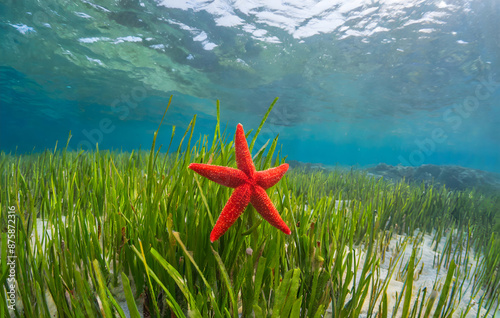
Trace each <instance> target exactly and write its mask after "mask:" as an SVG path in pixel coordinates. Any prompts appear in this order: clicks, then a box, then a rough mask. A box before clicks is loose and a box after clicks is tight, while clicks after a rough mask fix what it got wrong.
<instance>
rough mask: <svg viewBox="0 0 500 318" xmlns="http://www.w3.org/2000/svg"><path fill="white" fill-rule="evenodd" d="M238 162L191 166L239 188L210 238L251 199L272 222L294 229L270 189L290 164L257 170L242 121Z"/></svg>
mask: <svg viewBox="0 0 500 318" xmlns="http://www.w3.org/2000/svg"><path fill="white" fill-rule="evenodd" d="M234 139H235V144H234V147H235V152H236V165H237V166H238V169H234V168H230V167H222V166H215V165H208V164H203V163H192V164H190V165H189V169H191V170H193V171H195V172H196V173H198V174H200V175H202V176H204V177H205V178H207V179H210V180H212V181H214V182H217V183H218V184H221V185H223V186H226V187H230V188H235V189H234V191H233V194H231V197H230V198H229V200H228V201H227V203H226V205H225V206H224V208H223V209H222V212H221V214H220V216H219V218H218V219H217V222H216V223H215V226H214V228H213V230H212V233H210V241H211V242H212V243H213V242H215V241H217V240H218V239H219V238H220V237H221V236H222V235H223V234H224V233H225V232H226V231H227V230H228V229H229V228H230V227H231V225H233V224H234V222H236V220H237V219H238V218H239V217H240V215H241V214H242V213H243V211H244V210H245V208H246V207H247V205H248V203H252V205H253V206H254V208H255V209H256V210H257V212H259V214H260V215H261V216H262V217H263V218H264V220H266V221H267V222H269V223H270V224H271V225H272V226H274V227H276V228H277V229H279V230H281V231H283V233H285V234H287V235H290V233H291V231H290V229H289V228H288V226H287V225H286V224H285V222H284V221H283V219H282V218H281V216H280V215H279V213H278V210H276V208H275V207H274V205H273V203H272V202H271V199H270V198H269V196H268V195H267V193H266V189H267V188H270V187H272V186H273V185H275V184H276V183H278V181H280V179H281V178H282V177H283V175H284V174H285V173H286V171H287V170H288V164H287V163H285V164H282V165H280V166H278V167H275V168H271V169H267V170H264V171H256V170H255V166H254V164H253V160H252V156H251V155H250V151H249V150H248V144H247V140H246V138H245V132H244V131H243V126H242V125H241V124H238V126H237V127H236V135H235V138H234Z"/></svg>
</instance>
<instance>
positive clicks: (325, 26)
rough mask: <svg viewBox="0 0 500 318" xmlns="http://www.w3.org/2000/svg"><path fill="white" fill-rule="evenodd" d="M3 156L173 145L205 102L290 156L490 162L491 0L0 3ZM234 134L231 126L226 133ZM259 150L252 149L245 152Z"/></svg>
mask: <svg viewBox="0 0 500 318" xmlns="http://www.w3.org/2000/svg"><path fill="white" fill-rule="evenodd" d="M0 25H1V28H0V37H1V39H2V40H1V41H0V103H1V107H0V150H2V151H6V152H16V151H17V152H18V153H22V152H31V151H33V150H34V151H42V150H44V149H45V148H52V149H53V148H54V146H55V144H56V141H57V140H58V141H59V144H60V145H61V144H65V142H66V140H67V137H68V134H69V132H70V131H71V134H72V135H73V137H72V139H71V142H70V145H69V147H70V148H71V149H78V148H83V149H85V150H88V149H93V148H94V147H95V143H96V142H98V143H99V148H100V149H122V150H132V149H138V148H139V147H141V148H143V149H144V148H149V147H150V145H151V142H152V136H153V132H154V131H155V130H156V128H157V126H158V123H159V121H160V119H161V116H162V114H163V112H164V110H165V107H166V104H167V101H168V98H169V96H170V95H173V103H172V106H171V109H170V110H169V113H168V114H167V118H166V123H165V124H164V126H163V127H162V129H161V133H160V136H159V142H160V143H163V144H164V145H165V146H167V145H168V143H169V141H170V133H171V126H172V125H175V126H176V127H177V139H176V141H177V142H178V141H179V140H180V137H181V135H182V133H181V131H182V132H183V131H184V129H185V128H186V127H187V125H188V124H189V121H190V120H191V118H192V116H193V115H194V114H197V116H198V117H197V124H196V128H195V136H199V135H202V134H211V133H212V132H213V129H214V124H215V113H216V112H215V109H216V108H215V102H216V100H217V99H219V100H220V101H221V120H222V122H223V123H224V125H227V130H228V132H230V133H231V135H232V133H233V132H234V130H235V127H236V124H237V123H240V122H241V123H242V124H243V125H244V127H245V130H249V129H252V128H257V127H258V125H259V123H260V120H261V118H262V116H263V115H264V113H265V112H266V110H267V108H268V106H269V105H270V103H271V102H272V101H273V99H274V98H275V97H279V98H280V99H279V101H278V103H277V104H276V106H275V108H274V110H273V112H272V113H271V114H270V116H269V119H268V122H267V124H266V126H265V127H264V130H263V132H262V133H261V134H260V137H259V141H258V145H263V144H264V143H265V142H266V141H267V140H268V139H271V138H274V137H275V136H276V135H277V134H279V140H280V144H281V145H282V154H283V155H286V156H288V159H289V160H299V161H304V162H318V163H323V164H327V165H334V164H340V165H361V166H365V165H375V164H378V163H381V162H385V163H387V164H391V165H396V164H400V163H401V164H403V165H413V166H420V165H422V164H439V165H444V164H453V165H460V166H464V167H471V168H476V169H482V170H489V171H496V172H500V84H499V83H500V35H499V34H500V33H499V32H498V31H499V30H500V2H498V1H496V0H487V1H479V0H476V1H403V0H400V1H398V0H392V1H390V0H385V1H363V0H357V1H340V0H331V1H298V0H291V1H288V2H281V1H264V0H260V1H259V0H253V1H223V0H214V1H197V0H192V1H173V0H168V1H167V0H165V1H152V0H151V1H132V0H128V1H90V0H76V1H66V0H46V1H33V0H26V1H14V0H12V1H8V0H7V1H6V0H3V1H2V2H1V3H0ZM230 139H232V136H231V137H230ZM257 149H258V148H257Z"/></svg>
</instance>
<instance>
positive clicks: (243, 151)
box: [234, 124, 255, 178]
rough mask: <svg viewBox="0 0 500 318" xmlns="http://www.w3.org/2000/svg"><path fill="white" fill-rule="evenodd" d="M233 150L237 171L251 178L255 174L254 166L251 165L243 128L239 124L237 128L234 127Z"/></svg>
mask: <svg viewBox="0 0 500 318" xmlns="http://www.w3.org/2000/svg"><path fill="white" fill-rule="evenodd" d="M234 148H235V153H236V165H237V166H238V169H240V170H242V171H243V172H245V173H246V174H247V176H248V177H250V178H252V177H253V174H254V173H255V166H254V164H253V160H252V155H251V154H250V150H248V143H247V139H246V138H245V131H244V130H243V126H242V125H241V124H238V126H237V127H236V135H235V137H234Z"/></svg>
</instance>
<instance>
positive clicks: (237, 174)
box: [188, 163, 248, 188]
mask: <svg viewBox="0 0 500 318" xmlns="http://www.w3.org/2000/svg"><path fill="white" fill-rule="evenodd" d="M188 168H189V169H191V170H193V171H195V172H196V173H198V174H199V175H202V176H204V177H205V178H207V179H210V180H212V181H214V182H217V183H218V184H221V185H223V186H226V187H230V188H236V187H238V186H240V185H242V184H243V183H244V182H245V181H246V180H247V179H248V177H247V176H246V175H245V173H244V172H243V171H241V170H238V169H234V168H230V167H222V166H214V165H207V164H203V163H192V164H190V165H189V167H188Z"/></svg>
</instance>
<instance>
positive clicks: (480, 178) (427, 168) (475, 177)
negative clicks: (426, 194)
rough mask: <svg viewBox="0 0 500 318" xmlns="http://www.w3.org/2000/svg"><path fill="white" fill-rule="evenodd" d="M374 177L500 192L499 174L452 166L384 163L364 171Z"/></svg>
mask: <svg viewBox="0 0 500 318" xmlns="http://www.w3.org/2000/svg"><path fill="white" fill-rule="evenodd" d="M366 171H367V172H369V173H371V174H373V175H374V176H375V177H384V179H387V180H391V181H394V182H397V181H400V180H403V179H404V180H406V181H408V182H415V183H422V182H423V183H424V184H425V185H426V186H427V185H431V184H432V185H434V186H436V185H437V186H440V185H445V186H446V187H447V188H448V189H450V190H465V189H472V188H476V189H479V190H490V191H499V190H500V174H497V173H493V172H488V171H482V170H477V169H471V168H466V167H461V166H452V165H444V166H439V165H432V164H426V165H422V166H419V167H410V166H402V165H397V166H391V165H387V164H385V163H381V164H378V165H377V166H375V167H372V168H368V169H366Z"/></svg>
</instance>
